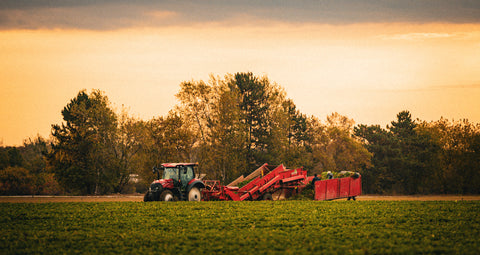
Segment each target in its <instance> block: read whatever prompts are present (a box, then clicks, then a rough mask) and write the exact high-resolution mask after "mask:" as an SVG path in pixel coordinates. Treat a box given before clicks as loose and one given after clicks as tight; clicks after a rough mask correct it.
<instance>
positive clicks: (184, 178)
mask: <svg viewBox="0 0 480 255" xmlns="http://www.w3.org/2000/svg"><path fill="white" fill-rule="evenodd" d="M196 165H197V164H194V163H168V164H162V165H161V166H160V168H157V167H153V172H154V173H156V174H157V180H154V181H153V182H152V184H150V188H149V189H148V191H147V193H146V194H145V196H144V198H143V201H145V202H148V201H177V200H188V201H200V200H201V198H202V193H201V190H202V189H204V188H205V184H203V182H202V181H201V180H198V179H196V178H195V166H196ZM160 171H163V178H160Z"/></svg>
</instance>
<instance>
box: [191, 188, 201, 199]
mask: <svg viewBox="0 0 480 255" xmlns="http://www.w3.org/2000/svg"><path fill="white" fill-rule="evenodd" d="M200 200H202V193H201V192H200V190H199V189H198V188H197V187H193V188H192V189H191V190H190V191H189V192H188V201H200Z"/></svg>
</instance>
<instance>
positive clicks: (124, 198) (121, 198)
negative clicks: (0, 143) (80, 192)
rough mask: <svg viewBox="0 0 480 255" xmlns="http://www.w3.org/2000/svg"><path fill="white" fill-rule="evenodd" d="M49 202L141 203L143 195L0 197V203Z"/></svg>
mask: <svg viewBox="0 0 480 255" xmlns="http://www.w3.org/2000/svg"><path fill="white" fill-rule="evenodd" d="M51 202H143V195H117V196H8V197H6V196H5V197H0V203H51Z"/></svg>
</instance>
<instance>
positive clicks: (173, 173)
mask: <svg viewBox="0 0 480 255" xmlns="http://www.w3.org/2000/svg"><path fill="white" fill-rule="evenodd" d="M163 179H165V180H167V179H173V180H175V181H178V169H177V168H175V167H165V169H164V170H163Z"/></svg>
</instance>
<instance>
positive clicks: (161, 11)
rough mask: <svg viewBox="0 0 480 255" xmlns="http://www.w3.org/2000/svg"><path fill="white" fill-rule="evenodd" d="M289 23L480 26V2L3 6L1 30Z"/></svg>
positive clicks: (59, 2) (62, 0)
mask: <svg viewBox="0 0 480 255" xmlns="http://www.w3.org/2000/svg"><path fill="white" fill-rule="evenodd" d="M256 21H263V22H283V23H292V24H298V23H319V24H353V23H379V22H411V23H432V22H441V23H480V1H474V0H456V1H452V0H402V1H399V0H383V1H379V0H376V1H374V0H323V1H322V0H304V1H300V0H299V1H285V0H282V1H280V0H277V1H275V0H263V1H254V0H247V1H236V0H209V1H194V0H186V1H169V0H167V1H148V0H139V1H127V0H116V1H113V0H95V1H93V0H82V1H77V0H37V1H28V0H2V1H0V29H40V28H47V29H55V28H61V29H87V30H108V29H121V28H128V27H161V26H173V25H175V26H191V25H196V24H205V23H217V24H226V25H231V24H234V25H237V24H240V25H241V24H246V23H255V22H256Z"/></svg>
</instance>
